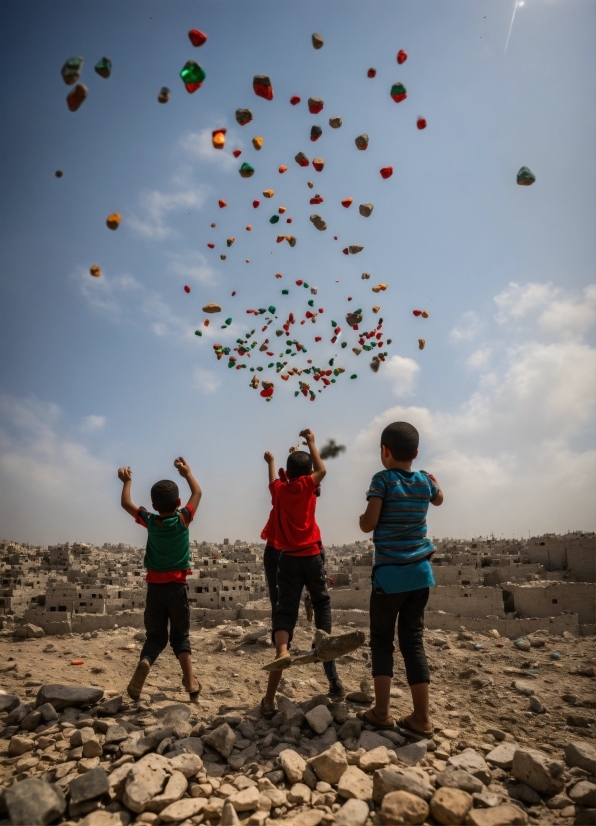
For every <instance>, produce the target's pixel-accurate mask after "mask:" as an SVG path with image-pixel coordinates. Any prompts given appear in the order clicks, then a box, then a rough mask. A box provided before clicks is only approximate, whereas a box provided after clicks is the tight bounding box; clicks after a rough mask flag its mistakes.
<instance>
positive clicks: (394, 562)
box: [366, 468, 439, 594]
mask: <svg viewBox="0 0 596 826" xmlns="http://www.w3.org/2000/svg"><path fill="white" fill-rule="evenodd" d="M438 492H439V489H438V487H437V486H436V485H435V484H434V482H432V480H431V479H429V477H428V474H427V473H426V472H425V471H411V470H401V469H398V468H393V469H391V470H382V471H379V473H375V475H374V476H373V478H372V481H371V483H370V488H369V490H368V492H367V494H366V498H367V499H370V498H371V497H378V498H379V499H382V500H383V506H382V508H381V513H380V516H379V521H378V523H377V526H376V528H375V530H374V533H373V542H374V543H375V560H374V576H373V583H374V584H375V585H377V586H379V587H381V588H382V589H383V590H384V591H385V592H386V593H392V594H394V593H403V592H404V591H415V590H418V589H419V588H427V587H429V586H430V585H434V579H433V575H432V569H431V567H430V563H429V561H428V560H429V558H430V557H431V556H432V554H433V553H434V550H435V548H434V545H433V544H432V542H431V541H430V539H429V538H428V537H427V535H426V531H427V528H426V513H427V511H428V505H429V502H431V501H432V500H433V499H435V497H436V496H437V494H438ZM406 566H407V567H406Z"/></svg>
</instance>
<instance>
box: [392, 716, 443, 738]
mask: <svg viewBox="0 0 596 826" xmlns="http://www.w3.org/2000/svg"><path fill="white" fill-rule="evenodd" d="M397 726H398V728H402V729H405V731H406V732H410V733H412V734H417V735H418V736H419V737H432V736H433V731H434V729H432V728H430V729H427V730H426V731H422V730H421V729H419V728H414V726H412V725H410V723H408V721H407V720H406V718H405V717H400V718H399V720H398V721H397Z"/></svg>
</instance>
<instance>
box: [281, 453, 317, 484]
mask: <svg viewBox="0 0 596 826" xmlns="http://www.w3.org/2000/svg"><path fill="white" fill-rule="evenodd" d="M286 473H287V474H288V479H297V478H298V477H299V476H308V475H309V474H310V473H312V458H311V455H310V453H307V452H306V451H305V450H295V451H294V452H293V453H290V455H289V456H288V461H287V462H286Z"/></svg>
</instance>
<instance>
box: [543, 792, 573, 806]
mask: <svg viewBox="0 0 596 826" xmlns="http://www.w3.org/2000/svg"><path fill="white" fill-rule="evenodd" d="M545 804H546V807H547V809H566V808H567V806H571V805H573V804H572V803H571V800H570V798H569V797H567V795H566V794H555V795H553V796H552V797H549V799H548V800H546V801H545Z"/></svg>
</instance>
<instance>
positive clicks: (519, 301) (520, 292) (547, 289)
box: [494, 281, 560, 324]
mask: <svg viewBox="0 0 596 826" xmlns="http://www.w3.org/2000/svg"><path fill="white" fill-rule="evenodd" d="M559 292H560V291H559V290H558V289H556V288H555V287H553V285H552V284H540V283H535V282H530V283H529V284H524V285H520V284H517V283H516V282H515V281H511V282H510V283H509V286H508V287H507V288H506V289H505V290H503V292H501V293H499V295H496V296H495V299H494V300H495V304H496V305H497V307H498V308H499V312H498V313H497V315H496V316H495V319H496V320H497V321H498V323H499V324H505V323H506V322H508V321H511V320H512V319H520V318H524V316H527V315H528V314H529V313H535V312H536V311H537V310H538V309H539V308H541V307H544V306H545V305H546V304H549V303H551V302H552V301H553V300H554V299H555V298H556V296H557V295H558V293H559Z"/></svg>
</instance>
